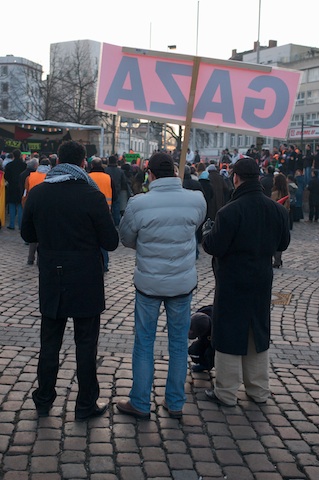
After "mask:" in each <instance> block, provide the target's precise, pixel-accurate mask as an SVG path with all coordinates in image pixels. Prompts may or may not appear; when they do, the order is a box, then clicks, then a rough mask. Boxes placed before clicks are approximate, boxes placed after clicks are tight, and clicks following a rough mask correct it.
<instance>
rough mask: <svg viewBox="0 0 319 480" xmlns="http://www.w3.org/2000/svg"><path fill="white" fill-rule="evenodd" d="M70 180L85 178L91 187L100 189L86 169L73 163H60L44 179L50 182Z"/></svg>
mask: <svg viewBox="0 0 319 480" xmlns="http://www.w3.org/2000/svg"><path fill="white" fill-rule="evenodd" d="M68 180H84V181H85V182H86V183H88V184H89V185H91V187H94V188H96V189H97V190H99V187H98V186H97V184H96V183H95V182H94V181H93V180H92V178H91V177H90V176H89V175H88V174H87V173H86V171H85V170H83V169H82V168H80V167H78V166H77V165H73V164H71V163H59V164H58V165H57V166H56V167H54V168H52V170H50V172H48V173H47V175H46V177H45V180H44V181H45V182H48V183H60V182H66V181H68Z"/></svg>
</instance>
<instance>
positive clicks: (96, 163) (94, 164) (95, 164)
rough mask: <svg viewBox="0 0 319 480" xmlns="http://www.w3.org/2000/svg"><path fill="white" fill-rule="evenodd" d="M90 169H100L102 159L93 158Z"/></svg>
mask: <svg viewBox="0 0 319 480" xmlns="http://www.w3.org/2000/svg"><path fill="white" fill-rule="evenodd" d="M91 167H92V168H94V167H102V159H101V158H100V157H94V158H92V161H91Z"/></svg>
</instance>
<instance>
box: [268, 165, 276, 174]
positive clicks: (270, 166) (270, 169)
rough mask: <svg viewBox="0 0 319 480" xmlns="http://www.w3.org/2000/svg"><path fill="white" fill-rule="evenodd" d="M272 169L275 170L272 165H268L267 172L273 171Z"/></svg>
mask: <svg viewBox="0 0 319 480" xmlns="http://www.w3.org/2000/svg"><path fill="white" fill-rule="evenodd" d="M274 171H275V167H273V166H272V165H268V167H267V172H268V173H274Z"/></svg>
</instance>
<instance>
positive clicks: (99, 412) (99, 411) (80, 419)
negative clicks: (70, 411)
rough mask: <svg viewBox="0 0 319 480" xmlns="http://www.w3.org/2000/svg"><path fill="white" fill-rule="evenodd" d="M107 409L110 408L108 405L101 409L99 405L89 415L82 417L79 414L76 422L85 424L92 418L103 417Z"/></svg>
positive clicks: (102, 406) (76, 415) (103, 405)
mask: <svg viewBox="0 0 319 480" xmlns="http://www.w3.org/2000/svg"><path fill="white" fill-rule="evenodd" d="M107 408H108V405H107V404H102V405H101V406H100V407H99V406H98V405H96V406H95V409H94V410H93V412H91V413H89V414H88V415H83V416H82V415H79V414H75V420H76V421H77V422H85V421H86V420H90V419H91V418H95V417H101V416H102V415H104V413H105V412H106V410H107Z"/></svg>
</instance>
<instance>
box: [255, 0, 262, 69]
mask: <svg viewBox="0 0 319 480" xmlns="http://www.w3.org/2000/svg"><path fill="white" fill-rule="evenodd" d="M260 14H261V0H259V9H258V38H257V49H256V53H257V63H259V56H260V45H259V44H260Z"/></svg>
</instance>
